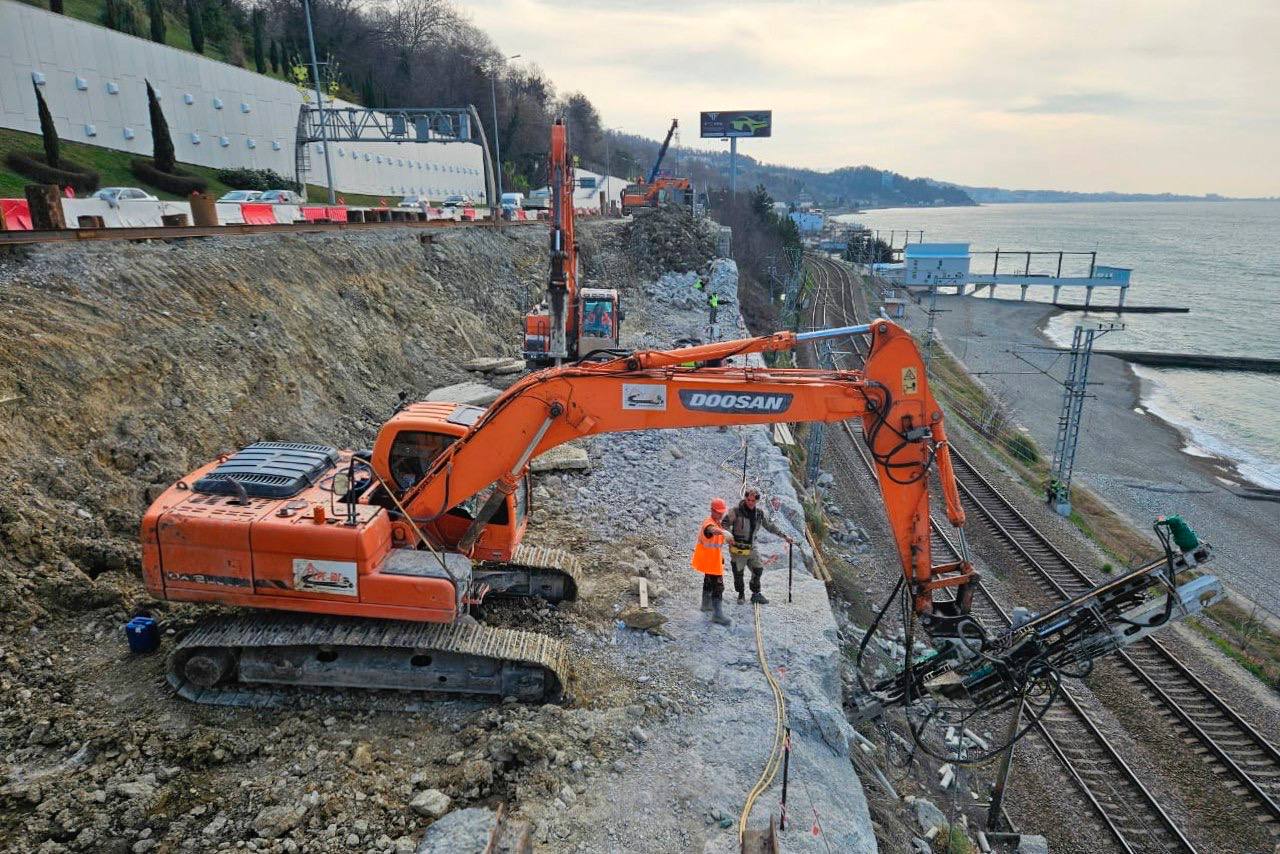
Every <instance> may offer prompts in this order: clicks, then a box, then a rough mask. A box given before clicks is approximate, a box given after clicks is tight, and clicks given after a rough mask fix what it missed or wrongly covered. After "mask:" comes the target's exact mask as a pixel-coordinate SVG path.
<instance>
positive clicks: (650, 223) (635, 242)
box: [623, 205, 719, 276]
mask: <svg viewBox="0 0 1280 854" xmlns="http://www.w3.org/2000/svg"><path fill="white" fill-rule="evenodd" d="M718 234H719V226H717V225H716V224H715V223H713V222H712V221H711V220H709V219H706V218H703V217H695V216H694V215H693V213H692V212H691V211H690V210H689V209H688V208H686V207H682V206H680V205H663V206H662V207H659V208H655V209H653V210H644V211H641V212H639V213H636V214H633V215H632V217H631V221H630V222H629V223H628V224H627V225H626V226H625V227H624V229H623V245H624V247H625V249H626V253H627V255H628V256H629V257H630V258H631V260H632V261H633V262H634V263H635V265H636V267H637V268H638V269H639V270H640V271H641V272H643V273H646V274H648V275H651V276H656V275H659V274H661V273H663V272H667V271H677V272H680V271H689V270H702V269H705V268H706V266H707V263H708V262H710V261H711V259H712V258H714V257H715V256H716V239H717V237H718Z"/></svg>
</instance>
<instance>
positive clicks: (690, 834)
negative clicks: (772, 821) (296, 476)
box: [0, 223, 874, 854]
mask: <svg viewBox="0 0 1280 854" xmlns="http://www.w3.org/2000/svg"><path fill="white" fill-rule="evenodd" d="M580 231H581V240H582V242H583V249H584V255H585V265H584V266H585V272H586V278H587V282H588V283H589V284H593V285H603V286H608V287H618V288H620V289H621V290H622V291H623V299H624V303H625V304H626V305H627V311H628V317H627V322H626V323H624V325H623V334H624V341H625V342H626V343H628V344H633V345H634V344H637V343H659V344H662V345H666V344H669V343H670V341H671V340H674V338H677V337H683V336H686V335H690V334H692V335H697V334H699V333H701V332H703V331H704V327H705V315H704V309H703V308H702V307H701V306H700V305H698V304H697V302H696V301H695V303H694V304H693V305H691V306H690V305H683V304H681V305H674V304H673V303H672V301H670V300H664V297H663V293H664V291H663V290H662V288H658V287H656V286H654V285H650V286H649V290H648V291H646V290H645V289H644V288H641V287H639V286H638V283H639V281H640V279H639V278H638V277H637V276H636V274H635V269H636V267H637V264H638V261H639V260H640V259H641V258H648V257H649V256H648V254H647V253H646V252H645V251H644V247H643V246H639V245H638V244H636V243H635V241H634V239H633V240H632V241H631V242H630V243H627V242H626V241H624V239H623V235H622V233H621V227H620V226H619V225H617V224H612V223H600V224H594V225H590V226H588V227H585V228H583V229H581V230H580ZM676 241H677V242H681V241H682V243H681V244H680V245H675V243H673V247H672V250H671V251H672V253H673V254H672V256H671V257H676V258H680V259H682V260H681V261H680V262H679V263H681V264H682V265H684V264H686V263H687V264H688V265H689V266H690V267H691V268H701V269H702V270H703V272H709V268H708V267H707V266H706V264H707V261H708V258H709V256H708V252H709V250H708V248H707V246H706V245H705V243H704V242H701V241H700V238H697V237H696V236H695V237H694V238H693V239H692V242H690V238H689V237H688V236H687V235H686V236H684V237H681V236H679V235H677V237H676ZM545 264H546V260H545V232H544V231H542V229H541V228H538V227H536V226H535V227H529V228H528V229H513V230H504V231H502V232H493V231H488V230H481V229H475V230H457V231H450V232H447V233H440V234H436V235H433V238H432V239H431V240H429V241H427V242H422V241H421V240H420V234H419V233H418V232H409V231H403V232H400V231H385V232H378V233H361V234H356V235H351V234H344V235H339V236H311V237H284V238H228V239H211V240H204V241H198V242H192V243H188V244H174V245H168V244H153V245H145V244H144V245H119V246H114V245H111V246H109V245H99V246H76V247H55V248H49V249H38V250H34V251H32V252H30V253H27V254H24V255H19V256H11V257H8V258H5V259H3V260H0V282H3V283H4V287H3V288H0V377H2V378H3V379H0V401H2V402H0V406H3V407H4V408H5V415H6V420H5V421H4V422H3V423H0V460H2V462H0V546H2V547H3V548H2V549H0V595H3V596H4V598H5V600H6V609H5V611H4V613H3V615H2V616H0V848H4V849H6V850H21V851H32V850H38V851H44V852H60V851H92V852H98V851H106V852H128V851H132V852H137V854H143V852H148V851H155V852H159V854H167V852H173V851H209V850H222V849H233V848H235V849H239V848H244V849H246V850H257V851H290V852H292V851H315V852H330V851H401V852H403V851H411V850H413V849H414V848H415V846H416V845H417V844H418V840H419V839H420V838H421V837H422V833H423V830H424V828H426V827H428V826H430V825H431V824H432V823H433V822H435V821H436V820H437V819H438V818H439V817H441V816H442V815H446V814H452V813H454V812H457V811H459V810H461V809H466V808H472V807H480V808H486V807H495V806H497V805H498V804H500V803H505V804H507V805H508V807H509V809H510V811H511V813H512V815H513V816H514V817H515V819H516V820H517V821H523V822H527V825H528V827H529V829H530V831H531V834H532V837H533V839H534V841H535V847H536V849H537V850H540V851H583V852H595V851H612V850H618V851H621V850H626V851H641V850H643V851H672V850H709V851H720V850H723V851H728V850H731V849H734V848H735V847H736V831H735V830H734V829H733V827H732V825H734V824H735V822H736V819H737V814H738V810H739V809H740V808H741V805H742V799H743V798H744V796H745V795H746V792H747V791H748V790H749V789H750V787H751V785H752V784H753V783H754V782H755V779H756V777H757V776H758V774H759V772H760V768H761V767H762V765H763V763H764V760H765V757H766V755H767V752H768V746H769V740H770V738H771V736H772V727H773V721H772V715H771V710H772V702H771V699H770V697H769V694H768V689H767V686H766V683H765V680H764V678H763V676H762V674H761V673H760V671H759V668H758V665H757V664H756V661H755V650H754V639H753V633H752V630H751V625H750V617H749V614H750V609H749V607H747V606H743V607H741V608H736V609H735V611H734V617H735V618H736V620H735V624H734V625H733V626H732V627H731V628H730V629H728V630H724V629H720V628H719V627H715V629H714V631H712V627H709V626H707V625H706V624H705V618H704V615H702V614H701V613H699V612H698V611H697V604H698V603H697V591H698V585H699V579H698V578H697V577H695V576H694V574H693V573H692V571H691V570H689V568H688V551H689V549H690V547H691V544H692V537H693V533H692V532H693V527H694V526H695V525H696V522H697V521H698V520H699V519H701V518H702V515H703V514H704V512H705V506H706V504H707V501H708V500H709V498H710V496H711V495H712V494H713V493H723V494H726V495H727V496H729V497H732V496H733V495H735V494H736V490H737V485H738V482H739V480H740V478H741V462H740V460H741V450H740V449H741V448H742V447H743V446H744V443H745V444H746V445H747V446H748V447H749V448H750V454H749V456H750V474H751V476H752V477H753V478H756V479H758V480H759V481H760V483H761V485H762V486H763V487H764V489H765V491H766V493H767V494H768V495H770V496H776V497H777V499H778V501H779V503H780V507H781V512H782V516H783V518H784V519H785V520H786V523H787V524H788V525H790V526H792V527H794V526H796V525H798V524H800V516H799V509H798V505H797V504H796V503H795V496H794V492H793V491H792V489H791V486H790V483H789V476H788V474H787V471H786V466H785V462H784V460H783V458H782V457H781V456H780V455H779V454H778V453H777V452H776V450H774V449H773V447H772V446H771V445H770V444H769V443H768V441H767V439H766V438H765V434H764V433H763V432H761V431H759V430H742V431H738V430H730V431H724V432H721V431H716V430H701V431H679V432H667V433H637V434H628V435H618V436H607V437H599V438H598V439H596V440H594V441H592V442H591V443H589V448H588V451H589V456H590V458H591V461H592V463H593V468H592V470H591V471H589V472H584V473H551V474H545V475H538V476H536V477H535V499H534V512H533V524H532V526H531V530H530V535H529V538H530V540H531V541H532V542H535V543H536V542H543V543H550V544H555V545H559V546H561V547H565V548H570V549H573V550H575V551H577V552H579V553H581V554H582V555H583V556H584V558H586V563H587V565H588V567H589V583H588V585H587V589H586V591H585V592H584V595H583V597H582V598H581V600H580V601H579V602H577V603H575V604H573V605H570V606H566V607H564V608H561V609H554V608H550V607H546V606H543V607H541V608H532V609H528V608H525V609H519V608H506V607H503V608H494V609H492V610H491V612H490V614H489V615H488V616H487V618H486V619H488V620H490V621H492V622H495V623H498V624H502V625H509V626H517V627H522V628H530V629H537V630H540V631H545V632H548V633H550V634H553V635H555V636H557V637H560V638H562V639H564V640H566V641H567V642H568V643H569V644H570V646H571V649H572V650H573V651H574V656H575V661H576V663H577V671H578V681H577V685H576V690H575V694H574V700H573V702H572V703H570V704H568V705H566V706H543V707H536V708H535V707H525V706H521V705H517V704H485V703H474V702H462V701H449V702H440V703H438V704H434V705H433V706H432V709H431V711H430V712H428V713H424V714H415V715H406V714H396V713H384V712H377V711H370V710H366V709H364V708H363V707H362V704H361V700H360V698H358V697H344V696H342V695H329V694H326V695H322V696H319V697H312V698H307V699H305V700H303V701H300V702H299V703H298V705H297V706H296V707H292V708H287V709H283V710H272V711H255V710H235V709H217V708H207V707H199V706H194V705H191V704H189V703H186V702H183V701H181V700H178V699H176V698H174V697H173V696H172V693H171V691H170V690H169V689H168V688H167V686H166V685H165V683H164V680H163V651H164V648H162V653H161V654H158V655H152V656H143V657H137V656H130V655H129V654H128V653H127V651H126V648H125V645H124V641H123V636H122V633H121V625H122V623H123V622H124V621H125V620H126V619H127V618H128V616H130V615H131V614H132V613H135V612H137V611H138V610H144V609H145V610H148V611H150V612H151V613H153V614H155V615H156V616H158V617H159V618H160V619H161V621H162V624H163V625H164V626H165V628H166V632H167V634H166V647H167V644H168V643H169V642H170V641H171V640H172V638H173V637H175V636H178V635H180V634H181V633H182V632H183V631H185V630H186V629H187V628H188V627H189V626H190V625H192V624H193V622H194V620H195V619H196V618H197V616H198V615H199V614H200V613H201V612H202V609H200V608H197V607H195V606H189V605H184V606H171V605H166V604H164V603H156V602H152V601H150V600H149V599H148V597H147V596H146V595H145V593H144V591H143V590H142V587H141V582H140V579H139V578H138V550H137V545H136V537H137V525H138V520H139V517H140V515H141V513H142V511H143V509H144V508H145V507H146V504H147V502H148V499H149V497H150V496H151V495H153V494H154V492H155V490H156V489H158V488H160V487H161V486H163V485H166V484H168V483H169V482H171V481H172V480H173V479H174V478H176V477H178V476H180V475H181V474H183V473H185V472H186V471H188V470H189V469H190V468H191V467H193V466H194V465H196V464H198V463H199V462H202V461H203V460H205V459H207V458H208V457H209V456H210V455H212V454H214V453H217V452H218V451H221V450H226V449H230V448H234V447H237V446H239V445H241V444H244V443H246V442H248V441H251V440H254V439H259V438H261V439H271V438H283V439H311V440H319V441H326V442H330V443H333V444H338V445H348V446H350V445H356V446H363V445H367V444H368V443H369V442H370V441H371V439H372V437H373V435H374V433H375V431H376V429H377V426H378V424H380V423H381V421H382V420H383V419H384V418H385V417H386V415H387V414H389V412H390V408H391V406H392V404H393V403H394V401H395V393H396V392H397V391H399V390H402V389H403V390H407V391H409V393H410V394H411V395H413V396H425V394H426V393H427V392H428V391H429V390H430V389H431V388H433V387H437V386H442V385H446V384H449V383H453V382H456V381H458V380H461V379H466V378H468V376H467V375H466V373H465V372H464V371H463V370H462V368H461V367H460V363H461V362H464V361H466V360H468V359H470V358H472V357H474V356H491V355H512V354H514V353H515V351H516V349H517V346H518V336H517V335H516V330H517V329H518V319H519V314H520V311H521V308H522V306H523V302H524V299H523V297H524V294H525V293H527V292H536V291H538V290H540V289H541V287H542V281H543V278H544V276H545ZM681 269H684V267H682V268H681ZM726 275H727V271H726V270H725V269H724V268H723V265H722V267H721V269H720V271H719V272H718V273H717V277H718V278H717V279H716V281H717V282H719V281H720V279H721V278H723V277H724V276H726ZM729 331H730V330H729V329H728V328H727V326H726V324H725V323H723V322H722V324H721V329H720V330H719V334H728V333H729ZM735 455H736V456H737V457H738V460H739V461H738V462H737V463H736V464H735V463H734V462H733V457H734V456H735ZM722 462H723V463H725V465H721V464H722ZM778 545H779V544H778V543H777V542H776V541H773V542H772V544H771V545H770V546H769V548H770V549H771V551H768V552H767V554H771V555H776V554H778V553H779V549H778ZM797 557H798V558H799V556H797ZM783 566H785V564H784V563H782V562H780V561H779V560H775V561H774V562H773V563H772V564H771V569H770V571H769V572H768V573H767V574H766V582H765V589H766V592H767V593H768V595H770V596H772V597H773V598H774V600H775V603H776V604H774V605H770V606H768V607H767V608H766V609H765V611H764V613H763V614H762V617H763V625H764V629H765V636H766V639H767V641H768V644H769V645H768V654H769V656H770V663H771V665H772V667H773V669H774V671H775V673H776V674H777V675H778V677H779V679H780V681H781V683H782V684H783V687H784V689H785V690H786V692H787V695H788V698H789V700H790V702H791V708H792V726H793V735H794V738H795V744H796V748H795V753H794V754H793V757H792V773H793V778H792V779H793V789H792V792H791V798H792V804H793V806H792V812H793V815H794V814H796V813H798V812H799V813H803V814H804V816H805V818H804V819H803V821H802V822H800V823H798V824H797V825H796V827H797V828H798V830H797V831H796V833H795V834H794V835H789V836H788V842H787V847H788V850H815V851H816V850H826V846H827V845H830V847H831V850H842V851H859V850H873V848H874V841H873V839H872V836H871V831H870V827H869V822H868V819H867V817H866V805H865V802H864V801H863V799H862V793H861V789H860V788H859V786H858V781H857V779H856V777H855V776H854V774H853V771H852V768H851V766H850V764H849V761H848V746H847V738H848V728H847V725H846V724H845V723H844V721H843V718H842V716H841V708H840V678H839V664H840V662H839V657H838V652H837V647H836V643H835V628H834V623H833V622H832V620H831V616H830V611H829V609H828V608H827V606H826V599H825V595H824V591H823V590H822V587H821V585H820V584H818V583H817V582H816V581H814V580H813V579H811V578H810V577H809V576H808V575H807V573H806V572H804V570H803V563H802V561H800V560H799V559H798V560H797V564H796V568H797V572H796V576H795V588H794V590H795V601H794V603H793V604H791V605H786V604H783V602H784V600H785V592H784V589H785V588H784V584H785V581H784V579H785V573H783V572H782V571H781V568H782V567H783ZM636 575H648V577H649V578H650V580H651V581H652V582H653V584H654V588H655V593H656V600H655V602H656V605H657V607H658V609H659V611H660V612H661V614H662V615H663V616H664V617H665V618H666V623H665V626H664V629H665V631H666V636H665V637H662V636H654V635H651V634H647V633H645V632H643V631H639V630H636V629H632V628H628V627H627V625H626V624H625V622H623V621H621V620H620V619H619V617H620V616H623V615H624V613H625V609H626V608H628V606H630V605H632V604H633V603H634V602H635V594H634V592H633V588H632V585H633V583H634V582H633V581H632V579H633V577H635V576H636ZM796 787H798V788H796ZM777 799H778V791H777V782H775V785H774V787H773V788H772V789H770V790H769V791H768V792H767V793H766V794H765V796H764V797H763V798H762V799H761V801H760V804H759V805H758V806H757V809H756V813H755V823H756V824H759V823H761V822H763V821H765V820H767V815H768V814H769V813H770V812H776V810H777ZM815 821H818V822H820V823H821V828H820V835H818V836H813V835H812V834H810V833H809V830H810V827H811V825H812V824H813V823H814V822H815ZM801 831H803V832H801ZM822 834H825V836H824V835H822Z"/></svg>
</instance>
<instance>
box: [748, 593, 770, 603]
mask: <svg viewBox="0 0 1280 854" xmlns="http://www.w3.org/2000/svg"><path fill="white" fill-rule="evenodd" d="M751 603H752V604H753V605H768V604H769V600H768V599H766V598H764V594H763V593H752V594H751Z"/></svg>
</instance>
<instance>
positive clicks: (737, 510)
mask: <svg viewBox="0 0 1280 854" xmlns="http://www.w3.org/2000/svg"><path fill="white" fill-rule="evenodd" d="M759 504H760V490H758V489H756V488H755V487H754V486H748V487H747V488H746V490H745V491H744V492H743V493H742V500H741V501H740V502H738V506H737V507H734V508H733V509H732V510H730V511H729V512H728V513H725V514H724V519H723V520H721V522H720V524H721V526H722V527H723V528H724V529H725V530H727V531H729V532H730V534H732V536H733V540H732V542H730V543H729V560H730V562H731V563H732V564H733V589H734V590H736V591H738V601H739V602H741V601H742V600H743V596H744V591H743V589H742V582H743V576H744V574H745V571H746V570H747V569H750V570H751V601H752V602H755V603H756V604H759V605H765V604H767V603H768V602H769V600H768V599H766V598H764V594H763V593H761V592H760V576H761V575H763V574H764V564H763V563H762V562H761V561H760V556H759V555H758V554H756V550H755V541H756V532H757V531H758V530H760V529H761V528H764V529H765V530H766V531H768V532H769V533H771V534H773V535H775V536H778V537H781V538H782V539H784V540H786V541H787V542H788V543H791V544H794V542H795V541H794V540H792V539H791V537H789V536H788V535H786V534H784V533H783V532H782V531H781V530H780V529H779V528H778V526H777V525H775V524H773V522H772V521H771V520H770V519H769V514H767V513H766V512H765V511H764V508H763V507H760V506H758V505H759Z"/></svg>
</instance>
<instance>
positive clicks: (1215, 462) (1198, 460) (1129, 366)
mask: <svg viewBox="0 0 1280 854" xmlns="http://www.w3.org/2000/svg"><path fill="white" fill-rule="evenodd" d="M996 301H997V302H1014V301H1013V300H996ZM1049 306H1050V308H1053V306H1052V304H1049ZM1065 313H1066V312H1064V311H1062V310H1061V309H1057V308H1053V310H1052V311H1047V312H1045V314H1044V316H1043V317H1042V318H1041V319H1040V321H1039V322H1038V323H1037V324H1036V332H1037V333H1038V334H1039V335H1040V337H1041V338H1042V339H1044V341H1045V342H1046V343H1048V344H1050V345H1052V346H1055V347H1056V346H1060V345H1059V344H1058V342H1056V341H1054V339H1053V336H1052V335H1050V334H1049V331H1048V327H1049V323H1050V321H1052V320H1053V319H1054V318H1055V317H1057V316H1059V315H1061V314H1065ZM1100 355H1103V354H1095V356H1100ZM1107 358H1109V359H1114V360H1115V361H1117V362H1119V363H1120V365H1121V366H1122V368H1123V370H1124V373H1125V375H1126V376H1127V377H1128V379H1129V385H1128V391H1129V394H1130V397H1131V398H1132V407H1131V408H1132V409H1133V410H1134V413H1135V414H1137V415H1141V416H1143V417H1145V418H1146V419H1147V420H1148V421H1150V422H1151V423H1152V424H1153V425H1154V426H1156V427H1160V428H1163V429H1164V430H1165V431H1166V432H1167V433H1168V434H1169V436H1170V438H1171V439H1173V440H1175V441H1176V442H1177V443H1178V448H1177V451H1178V453H1179V454H1181V455H1182V457H1183V459H1184V460H1185V461H1186V462H1187V463H1188V464H1190V465H1193V466H1196V467H1197V468H1199V469H1200V470H1201V473H1202V474H1204V475H1205V476H1207V477H1213V478H1222V477H1224V475H1225V476H1226V477H1227V479H1229V480H1231V481H1233V482H1234V483H1235V484H1236V485H1237V486H1239V487H1242V488H1248V487H1258V488H1267V484H1264V483H1258V482H1257V481H1254V480H1250V478H1249V476H1248V475H1247V474H1245V473H1244V472H1243V471H1242V470H1241V466H1242V465H1248V461H1245V460H1239V459H1236V458H1234V457H1230V456H1227V455H1225V454H1221V453H1217V452H1215V451H1213V450H1211V449H1209V448H1204V447H1202V446H1201V445H1199V444H1197V442H1196V439H1195V436H1193V435H1191V434H1190V429H1189V428H1186V427H1184V426H1183V425H1181V424H1179V423H1178V422H1177V421H1174V420H1172V419H1169V418H1165V417H1163V416H1161V415H1160V414H1159V413H1158V412H1157V411H1156V410H1155V408H1154V407H1153V406H1152V405H1151V403H1150V400H1149V398H1150V397H1151V396H1153V395H1154V394H1155V382H1154V381H1153V380H1150V379H1147V378H1146V377H1143V376H1141V375H1140V374H1139V373H1138V372H1137V371H1136V370H1134V367H1133V363H1132V362H1129V361H1128V360H1126V359H1121V358H1119V357H1115V356H1107ZM1086 406H1087V404H1086ZM1188 448H1195V449H1196V452H1192V451H1189V450H1188ZM1046 450H1047V451H1048V452H1049V453H1052V452H1053V448H1052V447H1050V448H1047V449H1046Z"/></svg>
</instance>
